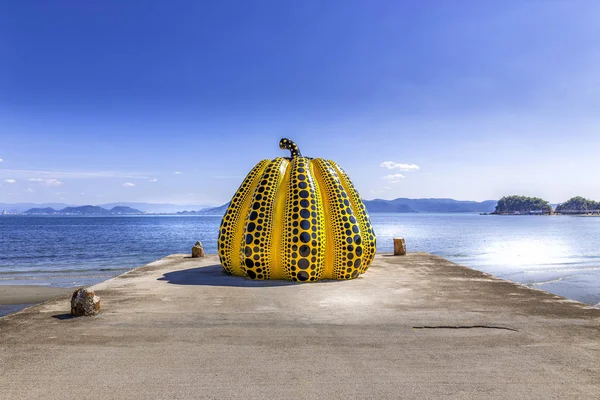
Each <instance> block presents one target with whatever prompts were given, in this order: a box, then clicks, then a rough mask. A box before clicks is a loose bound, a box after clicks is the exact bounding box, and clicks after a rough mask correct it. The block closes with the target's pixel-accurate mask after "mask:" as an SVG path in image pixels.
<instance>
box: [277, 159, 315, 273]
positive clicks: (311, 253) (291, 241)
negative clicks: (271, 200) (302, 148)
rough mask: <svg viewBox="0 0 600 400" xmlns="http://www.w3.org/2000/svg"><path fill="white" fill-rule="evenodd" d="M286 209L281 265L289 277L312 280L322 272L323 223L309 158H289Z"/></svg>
mask: <svg viewBox="0 0 600 400" xmlns="http://www.w3.org/2000/svg"><path fill="white" fill-rule="evenodd" d="M290 168H291V171H290V181H289V191H288V193H287V200H286V209H285V221H286V226H285V231H284V232H285V236H286V240H285V247H282V255H283V266H284V268H285V273H286V274H287V275H288V276H289V279H291V280H293V281H300V282H307V281H310V282H314V281H317V280H319V279H321V277H322V276H323V270H324V268H323V262H324V257H323V251H324V246H325V243H324V241H323V224H322V220H321V219H320V218H319V200H320V199H319V191H318V183H317V182H316V181H315V180H314V178H313V176H312V174H311V172H310V160H309V159H307V158H305V157H294V158H292V161H291V167H290Z"/></svg>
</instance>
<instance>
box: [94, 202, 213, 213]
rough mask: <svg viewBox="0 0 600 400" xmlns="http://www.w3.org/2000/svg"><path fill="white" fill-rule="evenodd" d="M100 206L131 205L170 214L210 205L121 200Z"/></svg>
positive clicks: (138, 208)
mask: <svg viewBox="0 0 600 400" xmlns="http://www.w3.org/2000/svg"><path fill="white" fill-rule="evenodd" d="M99 206H100V207H103V208H106V209H107V210H108V209H112V208H114V207H131V208H134V209H136V210H141V211H143V212H147V213H151V214H170V213H177V212H180V211H185V210H200V209H203V208H206V207H209V206H208V205H206V204H184V205H181V204H169V203H131V202H121V203H107V204H99Z"/></svg>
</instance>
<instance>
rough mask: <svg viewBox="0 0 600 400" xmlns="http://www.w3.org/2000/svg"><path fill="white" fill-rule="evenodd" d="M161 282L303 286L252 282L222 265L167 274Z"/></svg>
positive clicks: (285, 282)
mask: <svg viewBox="0 0 600 400" xmlns="http://www.w3.org/2000/svg"><path fill="white" fill-rule="evenodd" d="M158 280H159V281H167V282H168V283H171V284H174V285H198V286H234V287H249V288H252V287H256V288H259V287H272V286H294V285H301V284H302V283H299V282H290V281H276V280H265V281H262V280H252V279H248V278H243V277H241V276H232V275H228V274H227V273H226V272H225V270H224V269H223V267H221V266H220V265H218V264H216V265H209V266H207V267H198V268H189V269H183V270H181V271H173V272H167V273H166V274H164V275H163V276H162V278H158Z"/></svg>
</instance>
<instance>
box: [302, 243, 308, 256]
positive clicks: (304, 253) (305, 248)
mask: <svg viewBox="0 0 600 400" xmlns="http://www.w3.org/2000/svg"><path fill="white" fill-rule="evenodd" d="M309 254H310V247H308V246H307V245H302V246H300V255H301V256H302V257H306V256H308V255H309Z"/></svg>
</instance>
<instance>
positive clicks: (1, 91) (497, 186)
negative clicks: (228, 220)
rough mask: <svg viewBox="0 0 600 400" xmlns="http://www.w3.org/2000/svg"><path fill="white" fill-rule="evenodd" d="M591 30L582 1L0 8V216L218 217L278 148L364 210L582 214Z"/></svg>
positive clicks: (597, 195) (590, 164)
mask: <svg viewBox="0 0 600 400" xmlns="http://www.w3.org/2000/svg"><path fill="white" fill-rule="evenodd" d="M599 20H600V3H599V2H596V1H552V0H546V1H541V0H539V1H538V0H536V1H525V0H520V1H503V2H482V1H458V0H457V1H452V2H449V1H442V0H440V1H427V2H417V1H253V2H248V1H235V2H234V1H220V2H208V1H206V2H202V1H181V0H180V1H172V2H168V1H122V2H116V1H114V2H106V1H90V2H80V1H52V2H48V1H18V2H17V1H5V2H2V3H0V159H2V161H1V162H0V202H9V203H14V202H67V203H72V204H84V203H85V204H100V203H107V202H112V201H147V202H173V203H182V204H220V203H223V202H225V201H228V200H229V198H230V197H231V196H232V194H233V192H234V191H235V189H236V188H237V186H238V185H239V183H240V182H241V180H242V179H243V177H244V176H245V174H246V173H247V172H248V171H249V170H250V169H251V168H252V166H253V165H254V164H255V163H256V162H258V161H259V160H260V159H263V158H272V157H277V156H281V155H284V154H283V153H282V152H281V150H279V148H278V141H279V139H280V138H281V137H283V136H286V137H290V138H292V139H293V140H295V141H296V142H297V143H298V144H299V146H300V148H301V150H302V152H303V154H305V155H308V156H312V157H326V158H330V159H334V160H336V161H337V162H338V163H339V164H340V165H341V166H342V167H343V168H345V169H346V170H347V172H348V173H349V174H350V176H351V177H352V179H353V181H354V183H355V185H356V186H357V188H358V189H359V191H360V193H361V194H362V196H363V197H365V198H368V199H370V198H376V197H378V198H388V199H392V198H396V197H452V198H456V199H471V200H485V199H497V198H499V197H501V196H502V195H506V194H513V193H518V194H524V195H535V196H540V197H543V198H545V199H547V200H550V201H552V202H560V201H564V200H566V199H568V198H569V197H572V196H575V195H582V196H586V197H590V198H594V199H596V200H600V185H598V184H597V182H596V177H595V175H596V173H595V172H596V171H598V169H599V168H600V161H599V160H600V158H599V157H598V150H599V149H600V134H598V132H599V128H600V113H598V110H599V109H600V68H599V67H598V66H599V65H600V24H599V23H598V21H599ZM382 165H383V166H382ZM415 166H418V167H419V168H418V169H417V168H416V167H415Z"/></svg>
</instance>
